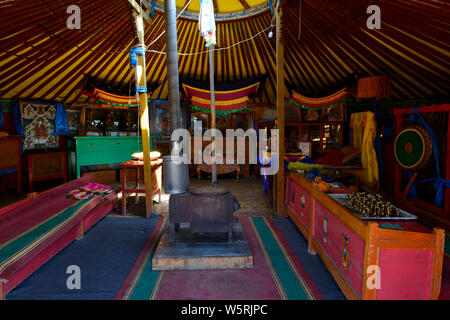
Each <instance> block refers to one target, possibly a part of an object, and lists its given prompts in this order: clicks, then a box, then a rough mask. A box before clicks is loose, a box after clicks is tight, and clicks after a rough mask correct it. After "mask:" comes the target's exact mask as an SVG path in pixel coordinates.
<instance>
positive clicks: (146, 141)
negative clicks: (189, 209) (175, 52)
mask: <svg viewBox="0 0 450 320" xmlns="http://www.w3.org/2000/svg"><path fill="white" fill-rule="evenodd" d="M134 17H135V23H136V30H137V35H138V45H139V46H142V47H144V48H145V43H144V21H143V16H142V14H141V13H139V12H136V13H135V14H134ZM135 68H136V70H135V74H136V88H137V87H146V86H147V76H146V74H147V73H146V66H145V55H139V54H138V55H137V65H136V66H135ZM139 106H140V123H141V135H142V153H143V155H144V184H145V203H146V210H145V215H146V217H147V218H148V217H149V216H150V215H151V213H152V205H153V200H152V195H153V190H152V186H153V184H152V165H151V159H150V151H151V150H150V125H149V109H148V102H147V93H146V92H139Z"/></svg>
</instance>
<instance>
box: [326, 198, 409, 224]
mask: <svg viewBox="0 0 450 320" xmlns="http://www.w3.org/2000/svg"><path fill="white" fill-rule="evenodd" d="M328 196H329V197H330V198H331V199H333V200H334V201H336V202H338V203H339V204H340V205H342V206H343V207H345V208H347V209H348V210H350V211H351V212H353V213H354V214H355V215H357V216H358V217H359V218H360V219H364V220H416V219H417V216H415V215H413V214H411V213H409V212H406V211H405V210H402V209H400V208H398V207H395V208H396V209H397V210H399V211H400V213H401V214H402V215H403V216H402V217H365V216H363V215H361V213H360V212H359V211H357V210H356V209H355V208H354V207H353V206H351V205H349V204H348V194H340V193H338V194H328Z"/></svg>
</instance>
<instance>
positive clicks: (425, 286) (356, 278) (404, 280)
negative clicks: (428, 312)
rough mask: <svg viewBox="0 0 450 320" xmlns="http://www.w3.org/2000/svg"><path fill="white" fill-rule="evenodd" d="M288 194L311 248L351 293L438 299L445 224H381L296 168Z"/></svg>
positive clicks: (288, 204) (294, 218) (351, 296)
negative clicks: (320, 187) (364, 216)
mask: <svg viewBox="0 0 450 320" xmlns="http://www.w3.org/2000/svg"><path fill="white" fill-rule="evenodd" d="M302 197H304V198H305V199H306V202H305V201H304V200H303V199H302ZM285 200H286V207H287V211H288V214H289V217H290V218H291V219H292V221H293V222H294V223H295V224H296V225H297V227H298V228H299V229H300V231H301V232H302V233H303V235H304V236H305V238H306V239H307V240H308V249H309V252H310V253H312V254H316V253H317V254H318V255H319V256H320V258H321V259H322V261H323V263H324V264H325V266H326V267H327V268H328V270H329V271H330V273H331V275H332V276H333V277H334V279H335V280H336V283H337V284H338V285H339V287H340V288H341V290H342V292H343V293H344V294H345V296H346V297H347V298H348V299H367V300H375V299H378V300H387V299H396V300H403V299H414V300H415V299H420V300H423V299H438V297H439V293H440V289H441V280H442V264H443V253H444V238H445V234H444V230H443V229H438V228H434V229H433V230H430V229H428V228H426V227H424V226H422V227H421V228H418V227H417V224H418V223H417V222H415V221H412V222H411V224H408V223H402V230H397V229H385V228H381V227H380V226H379V224H378V223H377V222H371V221H368V220H362V219H360V218H359V217H357V216H356V215H355V214H353V213H352V212H350V211H348V210H347V209H346V208H345V207H343V206H341V205H340V204H339V203H338V202H336V201H334V200H333V199H332V198H331V197H329V196H328V195H327V194H325V193H323V192H322V191H320V190H318V189H316V188H314V187H313V186H312V184H311V183H310V182H309V181H308V180H307V179H305V178H303V177H302V176H301V175H299V174H298V173H296V172H289V174H288V178H287V184H286V199H285ZM302 213H303V215H302ZM305 215H306V217H305ZM391 222H392V221H391ZM392 223H395V222H392ZM417 230H423V231H421V232H419V231H417Z"/></svg>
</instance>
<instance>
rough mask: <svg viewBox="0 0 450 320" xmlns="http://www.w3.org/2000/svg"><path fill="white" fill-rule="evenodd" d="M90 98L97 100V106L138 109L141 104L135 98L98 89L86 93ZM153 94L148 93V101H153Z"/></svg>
mask: <svg viewBox="0 0 450 320" xmlns="http://www.w3.org/2000/svg"><path fill="white" fill-rule="evenodd" d="M85 93H86V94H87V95H88V96H89V97H91V98H92V99H94V100H95V102H96V103H97V104H109V105H113V106H123V107H137V106H138V105H139V102H138V101H137V100H136V97H135V96H120V95H117V94H113V93H110V92H106V91H104V90H100V89H98V88H94V90H93V91H92V93H91V92H85ZM151 94H152V93H151V92H149V93H147V100H148V101H150V99H151Z"/></svg>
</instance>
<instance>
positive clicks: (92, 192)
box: [66, 182, 112, 200]
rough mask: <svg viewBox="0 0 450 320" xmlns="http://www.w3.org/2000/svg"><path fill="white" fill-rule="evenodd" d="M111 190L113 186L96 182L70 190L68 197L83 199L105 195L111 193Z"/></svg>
mask: <svg viewBox="0 0 450 320" xmlns="http://www.w3.org/2000/svg"><path fill="white" fill-rule="evenodd" d="M111 191H112V187H110V186H105V185H102V184H99V183H95V182H94V183H90V184H87V185H85V186H83V187H80V188H79V189H74V190H72V191H70V192H69V193H68V194H67V196H66V197H67V198H70V199H77V200H82V199H89V198H94V197H97V196H105V195H107V194H109V193H111Z"/></svg>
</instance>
